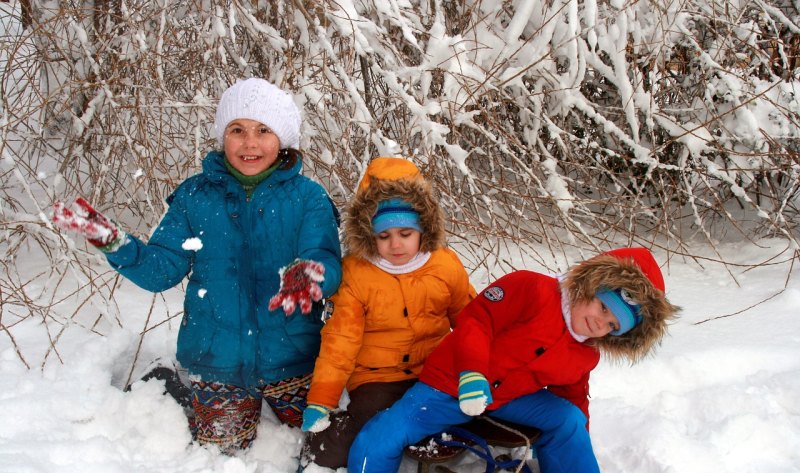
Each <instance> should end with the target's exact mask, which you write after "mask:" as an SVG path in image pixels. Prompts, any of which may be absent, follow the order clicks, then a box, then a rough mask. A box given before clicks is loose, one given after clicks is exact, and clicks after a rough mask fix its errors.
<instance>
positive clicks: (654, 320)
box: [564, 248, 680, 363]
mask: <svg viewBox="0 0 800 473" xmlns="http://www.w3.org/2000/svg"><path fill="white" fill-rule="evenodd" d="M564 287H565V288H566V289H567V290H568V291H569V297H570V304H574V303H575V302H578V301H581V300H591V299H592V298H593V297H594V296H595V294H596V293H597V291H598V290H599V289H600V288H606V289H612V290H613V289H625V290H626V291H627V292H628V294H629V295H630V296H631V297H632V298H633V299H634V300H635V301H636V302H638V303H639V305H640V312H639V314H640V315H641V316H642V322H641V323H640V324H639V325H637V326H636V327H634V328H633V329H631V330H630V331H629V332H627V333H625V334H622V335H620V336H613V335H610V334H609V335H606V336H604V337H602V338H598V339H594V340H592V341H591V342H589V343H592V344H593V345H594V346H596V347H598V348H599V349H600V351H601V352H602V353H604V354H605V355H606V356H608V357H609V358H610V359H612V360H620V359H622V358H627V359H628V360H630V362H631V363H636V362H637V361H639V360H641V359H643V358H645V357H647V356H648V355H650V354H652V352H653V351H654V349H655V348H656V346H658V345H659V344H660V343H661V339H662V338H663V337H664V335H665V334H666V333H667V328H668V325H669V322H670V321H671V320H673V319H674V318H676V316H677V313H678V311H679V310H680V308H679V307H677V306H674V305H672V304H671V303H670V302H669V301H668V300H667V298H666V296H665V294H664V291H665V287H664V277H663V276H662V274H661V269H660V268H659V267H658V263H657V262H656V260H655V258H653V255H652V253H650V251H648V250H646V249H644V248H622V249H618V250H613V251H610V252H608V253H603V254H601V255H598V256H595V257H594V258H590V259H588V260H586V261H584V262H582V263H580V264H578V265H576V266H574V267H573V268H571V269H570V270H569V272H568V273H567V277H566V279H565V280H564Z"/></svg>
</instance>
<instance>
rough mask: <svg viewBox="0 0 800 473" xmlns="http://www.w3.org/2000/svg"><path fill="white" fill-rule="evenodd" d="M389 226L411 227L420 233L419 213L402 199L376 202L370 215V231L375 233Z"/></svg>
mask: <svg viewBox="0 0 800 473" xmlns="http://www.w3.org/2000/svg"><path fill="white" fill-rule="evenodd" d="M390 228H413V229H414V230H416V231H418V232H420V233H422V226H421V225H420V222H419V213H418V212H417V211H416V210H414V207H412V206H411V204H409V203H408V202H406V201H405V200H403V199H387V200H384V201H382V202H381V203H379V204H378V211H377V212H375V216H374V217H372V232H373V233H375V234H376V235H377V234H378V233H381V232H385V231H386V230H388V229H390Z"/></svg>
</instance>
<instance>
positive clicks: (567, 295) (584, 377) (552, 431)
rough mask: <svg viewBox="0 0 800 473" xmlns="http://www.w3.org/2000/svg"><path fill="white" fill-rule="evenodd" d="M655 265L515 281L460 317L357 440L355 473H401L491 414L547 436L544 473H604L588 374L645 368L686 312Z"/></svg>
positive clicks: (623, 256) (501, 284)
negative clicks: (428, 440)
mask: <svg viewBox="0 0 800 473" xmlns="http://www.w3.org/2000/svg"><path fill="white" fill-rule="evenodd" d="M664 290H665V288H664V278H663V276H662V274H661V271H660V269H659V267H658V263H657V262H656V261H655V259H654V258H653V255H652V254H651V253H650V252H649V251H648V250H646V249H643V248H624V249H619V250H614V251H610V252H608V253H604V254H602V255H598V256H595V257H594V258H591V259H589V260H587V261H584V262H583V263H581V264H578V265H577V266H574V267H573V268H571V269H570V270H569V271H568V272H567V274H566V275H564V276H563V277H559V278H554V277H551V276H547V275H544V274H539V273H535V272H531V271H516V272H513V273H511V274H508V275H506V276H504V277H502V278H500V279H499V280H497V281H496V282H495V283H493V284H491V285H490V286H489V287H488V288H486V289H485V290H484V291H483V292H482V293H481V295H480V296H479V297H478V298H476V299H474V300H473V301H472V302H471V303H470V304H469V305H467V307H465V308H464V310H463V311H462V312H461V314H459V318H458V326H457V327H456V328H455V329H454V330H453V332H452V333H450V334H449V335H448V336H447V337H445V339H444V340H443V341H442V343H441V344H440V345H439V346H438V347H437V348H436V350H434V352H433V353H431V355H430V356H429V357H428V359H427V361H426V362H425V367H424V368H423V371H422V373H421V375H420V382H418V383H417V384H415V385H414V387H412V388H411V389H410V390H409V391H408V392H407V393H406V394H405V395H404V396H403V398H402V399H400V400H399V401H398V402H397V403H395V404H394V405H393V406H392V407H391V408H390V409H388V410H386V411H383V412H382V413H380V414H379V415H377V416H376V417H374V418H373V419H372V420H371V421H370V422H369V423H368V424H367V425H366V426H364V428H363V429H362V430H361V432H360V433H359V435H358V437H357V438H356V441H355V443H354V444H353V447H352V448H351V450H350V456H349V459H348V471H351V472H361V473H376V472H381V473H384V472H386V473H394V472H396V471H397V469H398V467H399V466H400V460H401V458H402V452H403V448H404V447H406V446H407V445H411V444H414V443H416V442H418V441H419V440H421V439H423V438H425V437H426V436H428V435H431V434H435V433H437V432H440V431H442V430H445V429H447V428H448V427H450V426H453V425H457V424H461V423H464V422H467V421H469V420H470V419H471V417H472V416H476V415H480V414H482V413H483V412H484V410H487V412H486V415H488V416H490V417H495V418H497V419H500V420H505V421H510V422H515V423H517V424H522V425H529V426H533V427H537V428H539V429H540V430H541V431H542V435H541V436H540V438H539V440H538V441H537V443H536V447H537V453H538V459H539V466H540V469H541V471H542V473H555V472H565V473H583V472H599V467H598V465H597V460H596V459H595V456H594V452H593V450H592V445H591V441H590V438H589V432H588V419H589V399H588V394H589V373H590V372H591V370H592V369H594V368H595V366H597V363H598V362H599V360H600V352H601V351H602V352H604V353H606V355H608V356H609V357H611V358H616V359H619V358H627V359H629V360H630V361H631V362H636V361H638V360H640V359H641V358H642V357H644V356H646V355H647V354H649V353H650V352H651V351H652V350H653V349H654V348H655V346H656V345H657V344H658V343H659V342H660V340H661V338H662V337H663V336H664V334H665V333H666V331H667V323H668V321H669V320H670V319H672V318H674V317H675V314H676V313H677V311H678V307H676V306H674V305H672V304H670V303H669V301H667V299H666V297H665V295H664Z"/></svg>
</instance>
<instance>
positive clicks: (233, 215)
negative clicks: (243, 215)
mask: <svg viewBox="0 0 800 473" xmlns="http://www.w3.org/2000/svg"><path fill="white" fill-rule="evenodd" d="M231 218H239V214H238V213H236V212H234V213H232V214H231Z"/></svg>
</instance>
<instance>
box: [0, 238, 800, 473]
mask: <svg viewBox="0 0 800 473" xmlns="http://www.w3.org/2000/svg"><path fill="white" fill-rule="evenodd" d="M761 243H762V244H763V248H761V249H756V247H754V246H749V247H747V248H746V249H743V248H742V246H741V245H737V244H728V245H720V246H719V247H718V249H719V250H721V253H722V256H723V257H724V258H725V260H726V261H729V262H734V263H735V262H741V263H744V264H751V263H753V262H759V261H764V262H767V261H769V262H771V263H773V264H770V265H765V266H763V267H759V268H756V269H751V270H749V271H745V270H744V269H743V268H742V267H737V266H728V268H725V267H723V266H722V265H720V264H718V263H714V262H712V261H711V260H708V261H701V263H702V267H701V266H700V265H698V263H697V262H695V261H682V260H681V259H680V258H678V257H675V256H674V255H673V256H672V258H671V259H670V261H669V264H668V266H667V267H665V268H664V269H665V275H666V280H667V291H668V296H669V298H670V300H671V301H672V302H673V303H675V304H678V305H680V306H682V307H683V312H682V316H681V318H680V319H679V320H678V321H677V322H676V323H675V324H674V325H673V327H672V329H671V333H670V336H669V337H668V338H666V339H665V340H664V343H663V344H662V346H661V348H660V350H659V351H658V353H657V355H656V356H655V357H652V358H649V359H647V360H645V361H643V362H641V363H639V364H638V365H635V366H629V365H613V364H610V363H607V362H606V361H602V362H601V365H600V367H599V368H598V369H597V370H595V372H594V374H593V380H592V387H591V391H592V392H591V394H592V404H591V415H592V419H591V425H592V436H593V442H594V445H595V449H596V452H597V456H598V458H599V461H600V465H601V468H602V470H603V471H604V472H606V473H614V472H620V473H622V472H624V473H633V472H636V473H662V472H674V473H692V472H713V473H724V472H731V473H748V472H763V473H782V472H787V473H788V472H796V471H800V319H798V317H800V284H798V283H797V281H798V278H800V265H798V264H796V263H797V262H798V261H797V260H795V261H794V263H795V265H794V266H793V267H792V265H791V252H790V251H786V244H785V242H783V241H781V240H769V241H764V242H761ZM781 252H783V253H781ZM779 254H780V255H779ZM656 255H657V257H658V259H659V261H665V259H666V255H665V254H663V253H658V252H657V253H656ZM775 255H779V256H777V257H776V258H774V259H773V256H775ZM705 256H707V257H709V258H711V259H716V255H715V254H714V253H713V252H712V251H710V250H709V251H707V254H705ZM31 258H32V259H31V269H32V271H35V269H36V264H37V262H36V260H35V256H33V255H32V256H31ZM530 269H534V270H544V269H543V268H535V267H531V268H530ZM729 271H730V273H729ZM476 277H480V276H478V275H476ZM734 277H735V280H734ZM787 280H788V285H787ZM473 283H474V284H475V286H476V287H477V288H482V287H484V286H485V284H486V281H484V280H473ZM165 296H166V297H167V300H168V302H170V304H172V305H174V306H175V309H174V310H179V306H180V300H181V293H180V291H179V290H177V289H174V290H171V291H168V292H167V293H165ZM115 298H116V302H117V304H119V306H120V307H122V308H123V310H122V313H123V317H127V316H126V315H125V314H130V319H128V318H126V319H125V320H124V321H123V322H124V323H123V324H122V328H116V329H115V330H111V331H110V332H108V333H106V334H105V335H103V336H100V335H98V334H96V333H92V332H90V331H89V330H82V329H77V328H74V327H73V328H72V329H70V330H66V331H65V332H64V335H63V336H62V337H61V338H60V339H59V340H58V343H57V344H56V345H55V346H56V347H57V348H58V354H57V355H58V356H56V355H54V354H50V355H49V356H48V358H47V359H48V361H47V362H46V363H44V366H43V367H42V366H41V364H39V365H34V366H32V369H27V368H26V367H25V366H24V365H23V363H22V362H21V360H20V358H19V356H18V355H17V352H16V350H15V345H14V343H12V342H11V339H10V337H9V336H7V335H8V334H7V333H0V419H2V422H0V472H3V473H10V472H13V473H33V472H46V473H62V472H63V473H67V472H70V473H71V472H81V473H93V472H98V473H117V472H137V473H138V472H170V473H181V472H211V471H213V472H224V473H255V472H260V473H272V472H280V473H287V472H288V473H293V472H294V471H295V469H296V466H297V454H298V451H299V448H300V442H301V434H300V432H299V431H298V430H296V429H291V428H288V427H285V426H282V425H279V424H278V422H277V421H276V419H275V418H274V416H273V415H272V413H271V412H269V410H268V409H265V410H264V414H263V419H262V423H261V426H260V428H259V432H258V439H257V441H256V442H255V444H254V445H253V447H252V448H251V449H250V450H249V451H247V452H243V453H240V454H239V455H237V456H235V457H227V456H223V455H220V454H218V453H217V452H216V451H213V450H211V449H206V448H203V447H200V446H198V445H195V444H192V443H191V439H190V435H189V430H188V428H187V426H186V423H185V420H184V416H183V413H182V410H181V408H180V407H179V406H178V404H177V403H175V402H174V401H173V400H172V399H171V398H169V397H167V396H163V395H162V394H161V392H162V386H161V385H160V382H159V381H150V382H147V383H142V382H139V383H136V384H134V386H133V389H132V391H131V392H124V391H123V390H122V389H121V388H122V386H123V385H124V383H125V380H126V379H127V376H128V372H129V371H130V369H131V364H132V360H133V353H134V352H135V350H136V347H137V345H138V341H139V338H140V337H139V333H138V331H139V330H141V326H142V325H141V324H140V323H139V321H138V320H137V318H138V317H142V318H143V317H145V316H146V314H148V312H149V310H150V304H151V300H152V296H151V295H150V294H149V293H145V292H144V291H142V290H140V289H138V288H136V287H134V286H132V285H130V284H127V283H126V284H123V285H122V286H121V288H119V289H118V291H117V292H116V295H115ZM142 314H144V315H142ZM155 315H158V314H155ZM161 315H162V316H163V314H161ZM175 325H176V324H174V323H173V324H172V327H170V324H164V325H163V326H162V327H160V328H158V329H156V330H152V331H151V332H150V333H148V335H147V337H145V340H146V343H144V344H143V346H142V350H143V352H142V354H141V355H140V356H139V358H140V360H147V359H152V357H155V356H167V357H169V356H172V355H173V352H174V343H175V336H176V331H175V327H174V326H175ZM13 334H14V341H15V342H16V346H19V347H25V348H26V350H28V351H27V352H26V355H27V358H26V359H27V360H28V361H29V362H30V361H31V360H34V359H36V355H39V356H40V359H41V357H42V356H43V354H44V353H45V351H46V350H47V349H48V348H49V347H48V346H41V347H40V352H39V353H36V354H35V355H34V354H32V353H31V351H30V350H31V349H32V348H31V343H33V342H34V341H36V340H41V321H37V320H33V319H32V318H29V319H28V320H26V321H25V322H23V323H22V325H17V326H15V327H14V332H13ZM59 360H60V361H59ZM32 364H33V363H32ZM143 364H144V363H143V362H139V363H137V366H136V368H135V370H136V371H141V370H142V369H144V368H145V367H144V366H142V365H143ZM451 468H452V469H453V470H454V471H459V472H464V473H478V472H483V471H484V467H483V466H482V464H481V463H480V462H479V461H477V460H476V457H474V456H471V455H470V454H467V455H465V456H463V457H462V458H461V459H460V460H459V461H458V462H457V463H455V464H453V465H451ZM401 471H402V472H403V473H411V472H413V471H415V467H414V465H412V464H411V463H410V462H404V464H403V466H402V469H401Z"/></svg>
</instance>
